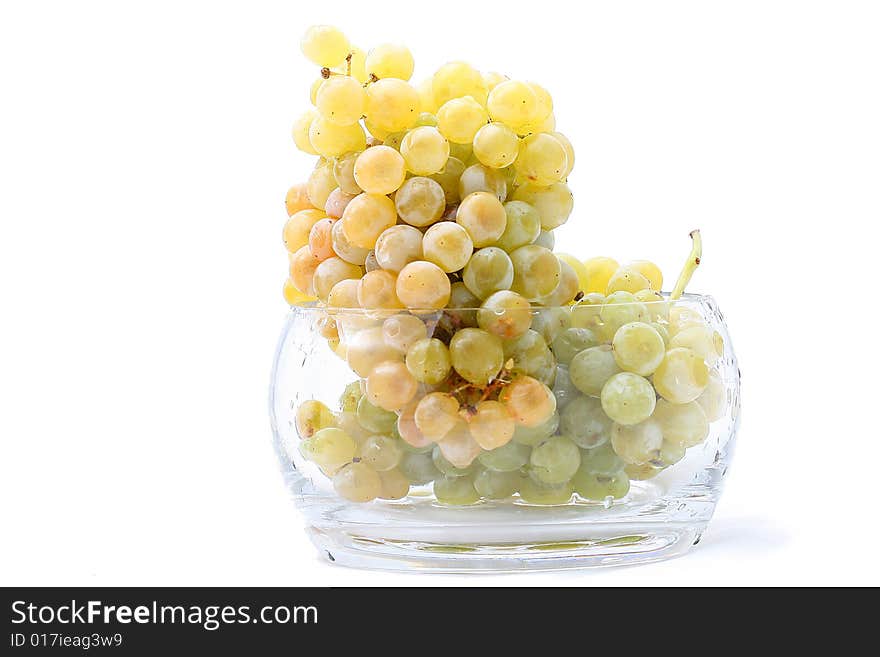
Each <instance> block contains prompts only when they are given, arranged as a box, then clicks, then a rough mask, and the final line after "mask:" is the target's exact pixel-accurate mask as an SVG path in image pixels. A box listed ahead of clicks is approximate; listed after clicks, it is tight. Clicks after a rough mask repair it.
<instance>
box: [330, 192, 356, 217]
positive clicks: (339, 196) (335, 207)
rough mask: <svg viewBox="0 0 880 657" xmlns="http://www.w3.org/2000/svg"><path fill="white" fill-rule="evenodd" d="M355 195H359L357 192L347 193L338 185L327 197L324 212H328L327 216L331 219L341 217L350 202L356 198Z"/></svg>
mask: <svg viewBox="0 0 880 657" xmlns="http://www.w3.org/2000/svg"><path fill="white" fill-rule="evenodd" d="M355 196H357V194H346V193H345V192H343V191H342V190H341V189H339V188H338V187H337V188H336V189H334V190H333V191H332V192H330V195H329V196H328V197H327V202H326V203H324V212H326V213H327V216H328V217H330V218H331V219H334V220H335V219H340V218H341V217H342V215H343V214H344V213H345V208H347V207H348V204H349V203H351V201H352V200H354V197H355Z"/></svg>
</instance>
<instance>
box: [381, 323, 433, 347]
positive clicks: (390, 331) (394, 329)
mask: <svg viewBox="0 0 880 657" xmlns="http://www.w3.org/2000/svg"><path fill="white" fill-rule="evenodd" d="M382 336H383V337H384V339H385V344H387V345H388V346H390V347H392V348H393V349H396V350H397V351H399V352H400V353H403V354H405V353H406V352H407V351H409V350H410V348H411V347H412V346H413V345H414V344H416V343H417V342H419V341H420V340H424V339H425V338H426V337H427V336H428V327H427V326H425V323H424V322H423V321H422V320H420V319H419V318H418V317H414V316H413V315H395V316H394V317H389V318H388V319H386V320H385V321H384V322H383V324H382Z"/></svg>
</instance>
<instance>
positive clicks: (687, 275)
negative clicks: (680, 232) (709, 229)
mask: <svg viewBox="0 0 880 657" xmlns="http://www.w3.org/2000/svg"><path fill="white" fill-rule="evenodd" d="M690 236H691V239H692V240H693V245H692V246H691V252H690V255H688V259H687V262H685V263H684V267H683V268H682V270H681V273H680V274H679V275H678V280H677V281H676V282H675V287H674V288H673V289H672V294H670V295H669V298H670V299H672V300H673V301H675V300H676V299H680V298H681V295H682V294H683V293H684V288H685V287H687V284H688V283H689V282H690V280H691V276H693V275H694V272H695V271H696V270H697V267H698V266H699V264H700V258H702V257H703V238H702V237H700V231H699V230H692V231H691V233H690Z"/></svg>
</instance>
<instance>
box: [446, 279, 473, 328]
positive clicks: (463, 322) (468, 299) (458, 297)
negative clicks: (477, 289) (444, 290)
mask: <svg viewBox="0 0 880 657" xmlns="http://www.w3.org/2000/svg"><path fill="white" fill-rule="evenodd" d="M479 306H480V299H479V297H477V296H476V295H475V294H474V293H473V292H471V291H470V290H469V289H468V288H467V285H465V284H464V283H463V282H461V281H457V282H455V283H453V284H452V291H451V292H450V294H449V303H448V304H447V310H446V313H447V314H448V315H449V316H450V317H451V318H452V319H453V321H454V322H456V323H457V324H456V325H457V326H459V327H475V326H476V325H477V311H476V310H474V308H478V307H479Z"/></svg>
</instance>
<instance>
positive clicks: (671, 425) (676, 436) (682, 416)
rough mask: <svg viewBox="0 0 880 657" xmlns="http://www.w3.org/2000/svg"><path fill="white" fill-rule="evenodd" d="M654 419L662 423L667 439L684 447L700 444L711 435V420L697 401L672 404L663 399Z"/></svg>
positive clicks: (664, 436) (664, 435)
mask: <svg viewBox="0 0 880 657" xmlns="http://www.w3.org/2000/svg"><path fill="white" fill-rule="evenodd" d="M654 419H656V420H657V422H659V423H660V428H661V429H662V430H663V439H664V440H665V441H667V442H672V443H675V444H677V445H681V446H682V447H684V448H688V447H693V446H694V445H699V444H700V443H701V442H703V441H704V440H706V437H707V436H708V435H709V420H708V419H707V418H706V412H705V411H704V410H703V407H702V406H700V405H699V404H698V403H697V402H688V403H687V404H670V403H669V402H668V401H666V400H665V399H661V400H660V401H658V402H657V408H656V410H655V411H654Z"/></svg>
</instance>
